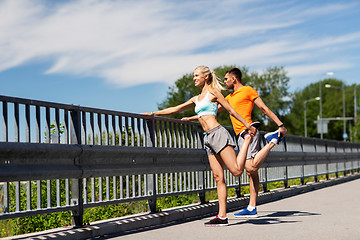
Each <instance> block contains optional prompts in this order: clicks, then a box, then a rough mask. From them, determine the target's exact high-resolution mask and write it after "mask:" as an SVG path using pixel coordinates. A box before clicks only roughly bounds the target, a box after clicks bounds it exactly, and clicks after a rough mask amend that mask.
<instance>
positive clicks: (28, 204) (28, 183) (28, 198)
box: [26, 181, 32, 211]
mask: <svg viewBox="0 0 360 240" xmlns="http://www.w3.org/2000/svg"><path fill="white" fill-rule="evenodd" d="M31 200H32V195H31V181H26V210H28V211H30V210H31Z"/></svg>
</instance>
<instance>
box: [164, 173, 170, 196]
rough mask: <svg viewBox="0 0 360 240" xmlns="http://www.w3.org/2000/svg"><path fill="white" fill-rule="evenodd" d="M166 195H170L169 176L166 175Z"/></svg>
mask: <svg viewBox="0 0 360 240" xmlns="http://www.w3.org/2000/svg"><path fill="white" fill-rule="evenodd" d="M165 193H169V174H168V173H165Z"/></svg>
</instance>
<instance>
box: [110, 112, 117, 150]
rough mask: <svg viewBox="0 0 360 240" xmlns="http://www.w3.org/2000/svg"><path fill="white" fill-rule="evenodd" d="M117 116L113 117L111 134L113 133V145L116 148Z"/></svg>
mask: <svg viewBox="0 0 360 240" xmlns="http://www.w3.org/2000/svg"><path fill="white" fill-rule="evenodd" d="M115 124H116V123H115V115H111V132H112V137H111V145H113V146H115V145H116V130H115Z"/></svg>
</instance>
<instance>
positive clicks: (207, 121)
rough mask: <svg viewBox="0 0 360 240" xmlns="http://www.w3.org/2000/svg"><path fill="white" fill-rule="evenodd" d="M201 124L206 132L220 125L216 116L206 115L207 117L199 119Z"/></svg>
mask: <svg viewBox="0 0 360 240" xmlns="http://www.w3.org/2000/svg"><path fill="white" fill-rule="evenodd" d="M199 123H200V125H201V127H202V128H203V130H204V131H205V132H207V131H209V130H211V129H213V128H214V127H217V126H218V125H220V124H219V123H218V121H217V120H216V116H214V115H205V116H201V117H199Z"/></svg>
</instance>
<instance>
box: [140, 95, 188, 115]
mask: <svg viewBox="0 0 360 240" xmlns="http://www.w3.org/2000/svg"><path fill="white" fill-rule="evenodd" d="M194 106H195V97H192V98H191V99H190V100H188V101H187V102H184V103H182V104H180V105H177V106H175V107H169V108H165V109H162V110H159V111H155V112H145V113H142V114H144V115H148V116H150V115H170V114H173V113H177V112H182V111H185V110H187V109H190V108H192V107H194Z"/></svg>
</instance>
